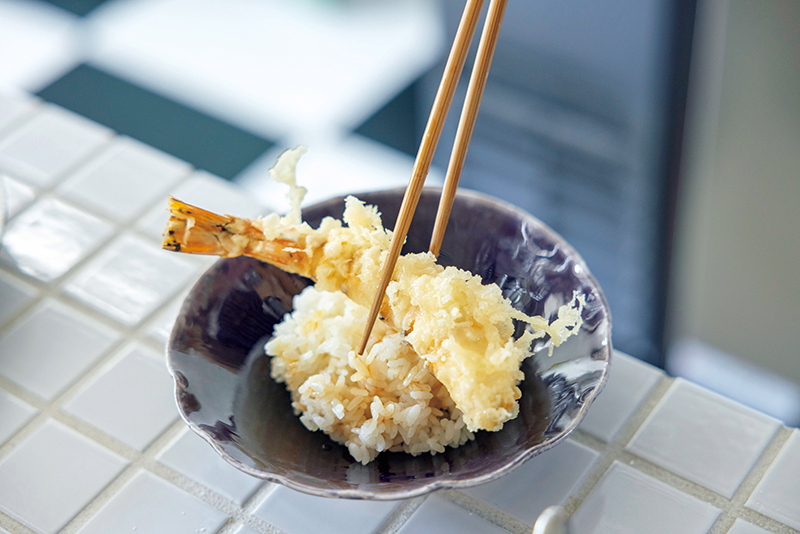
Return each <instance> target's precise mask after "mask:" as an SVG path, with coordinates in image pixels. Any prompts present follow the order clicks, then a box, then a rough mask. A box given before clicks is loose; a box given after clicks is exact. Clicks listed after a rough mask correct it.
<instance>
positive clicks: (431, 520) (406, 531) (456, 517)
mask: <svg viewBox="0 0 800 534" xmlns="http://www.w3.org/2000/svg"><path fill="white" fill-rule="evenodd" d="M417 532H435V533H436V534H463V533H465V532H480V533H482V534H501V533H505V532H506V531H505V530H504V529H502V528H500V527H498V526H496V525H494V524H492V523H490V522H488V521H486V520H485V519H483V518H482V517H479V516H477V515H475V514H473V513H472V512H469V511H467V510H464V509H463V508H461V507H460V506H458V505H456V504H453V503H452V502H450V501H448V500H447V499H444V498H442V497H439V496H438V495H436V494H433V495H431V496H430V497H428V498H427V499H426V500H425V502H424V503H422V506H420V507H419V508H418V509H417V510H416V511H415V512H414V514H413V515H412V516H411V517H410V518H409V519H408V521H406V522H405V524H403V526H402V527H401V528H400V530H398V531H397V534H416V533H417Z"/></svg>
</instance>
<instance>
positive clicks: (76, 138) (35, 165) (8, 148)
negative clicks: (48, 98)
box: [0, 106, 111, 187]
mask: <svg viewBox="0 0 800 534" xmlns="http://www.w3.org/2000/svg"><path fill="white" fill-rule="evenodd" d="M110 136H111V131H110V130H108V129H107V128H105V127H103V126H100V125H99V124H97V123H94V122H91V121H88V120H86V119H84V118H82V117H79V116H78V115H75V114H73V113H71V112H69V111H66V110H64V109H62V108H58V107H55V106H45V107H43V109H42V111H41V112H39V113H38V114H37V115H36V116H35V117H33V118H32V119H31V120H30V121H28V122H26V123H25V124H24V125H23V126H22V127H21V128H19V129H18V130H16V131H15V132H14V133H13V134H10V135H8V136H6V137H4V138H3V139H2V140H1V141H0V170H4V171H6V172H8V173H9V174H11V175H12V176H16V177H19V178H22V179H24V180H26V181H29V182H31V183H33V184H34V185H37V186H39V187H47V186H50V185H52V184H54V183H55V182H56V181H58V180H59V179H60V178H61V177H62V175H63V174H64V173H65V172H67V171H69V170H70V169H71V168H72V167H73V166H75V165H76V164H78V163H79V162H80V161H81V160H83V159H84V158H86V157H88V156H89V155H90V154H91V153H92V152H93V151H95V150H96V149H97V148H99V147H100V146H101V145H103V144H104V143H106V142H107V141H108V139H109V138H110Z"/></svg>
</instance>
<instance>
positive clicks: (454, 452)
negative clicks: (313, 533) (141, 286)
mask: <svg viewBox="0 0 800 534" xmlns="http://www.w3.org/2000/svg"><path fill="white" fill-rule="evenodd" d="M403 193H404V191H403V190H402V189H401V190H392V191H384V192H377V193H365V194H361V195H357V196H358V197H359V198H361V199H362V200H364V201H365V202H367V203H369V204H374V205H376V206H378V208H379V209H380V211H381V212H382V214H383V219H384V221H386V222H387V225H391V223H392V222H393V221H394V220H395V219H396V217H397V212H398V211H399V208H400V203H401V201H402V197H403ZM439 195H440V190H438V189H425V190H424V192H423V194H422V198H421V199H420V201H419V205H418V207H417V210H416V215H415V218H414V222H413V224H412V226H411V230H410V231H409V237H408V240H407V243H406V247H405V249H404V252H419V251H424V250H427V246H428V241H429V239H430V235H431V230H432V228H433V221H434V218H435V214H436V208H437V205H438V200H439ZM343 209H344V201H343V198H336V199H332V200H329V201H326V202H323V203H321V204H317V205H315V206H312V207H310V208H307V209H305V210H304V212H303V216H304V219H305V220H306V221H308V222H309V223H310V224H311V225H312V226H316V225H317V224H318V223H319V221H320V220H321V219H322V218H323V217H325V216H328V215H331V216H334V217H341V214H342V211H343ZM439 261H440V263H442V264H444V265H455V266H458V267H461V268H463V269H467V270H469V271H472V272H473V273H476V274H479V275H481V276H482V277H483V280H484V282H493V283H497V284H498V285H500V287H501V288H502V289H503V292H504V294H505V295H506V297H508V298H509V299H510V300H511V301H512V302H513V303H514V306H515V307H517V308H519V309H521V310H523V311H525V312H526V313H528V314H531V315H533V314H538V315H544V316H545V317H552V316H553V314H554V313H555V312H556V310H557V309H558V307H559V306H560V305H561V304H563V303H565V302H567V301H568V300H570V298H571V297H572V294H573V291H576V290H577V291H580V292H581V293H583V294H584V295H585V296H586V307H585V309H584V312H583V319H584V322H583V326H582V327H581V329H580V332H579V333H578V334H577V335H576V336H573V337H572V338H570V339H569V340H568V341H567V342H566V343H564V344H563V345H562V346H561V347H559V348H557V349H555V351H554V353H553V355H552V356H548V350H547V347H546V346H545V345H543V344H539V345H536V346H534V347H533V349H534V355H533V356H531V357H530V358H528V359H526V360H525V362H524V363H523V366H522V369H523V371H524V373H525V377H526V378H525V380H524V381H523V382H522V383H521V384H520V388H521V389H522V398H521V399H520V413H519V416H518V417H517V418H516V419H514V420H513V421H510V422H508V423H506V424H505V426H504V428H503V429H502V430H501V431H499V432H479V433H477V434H476V439H475V440H474V441H472V442H469V443H467V444H465V445H463V446H461V447H459V448H457V449H450V448H448V449H447V450H446V452H444V453H443V454H437V455H430V454H424V455H420V456H411V455H409V454H405V453H386V452H384V453H382V454H380V455H379V456H378V458H377V459H376V460H375V461H373V462H371V463H370V464H368V465H366V466H364V465H361V464H360V463H358V462H356V461H354V460H353V459H352V458H351V457H350V455H349V454H348V452H347V448H346V447H344V446H342V445H339V444H337V443H334V442H333V441H331V440H330V439H328V437H327V436H326V435H324V434H322V433H321V432H310V431H309V430H307V429H306V428H305V427H304V426H303V425H302V423H300V420H299V419H298V418H297V417H296V416H295V415H294V414H293V413H292V408H291V401H290V397H289V393H288V392H287V391H286V388H285V386H284V385H283V384H277V383H275V382H274V381H273V380H272V378H271V377H270V372H269V371H270V365H269V358H268V357H267V356H265V355H264V350H263V347H264V343H265V342H266V340H268V339H269V337H270V335H271V333H272V329H273V326H274V325H275V324H276V323H277V322H279V321H280V320H281V319H282V317H283V315H284V314H285V313H286V312H288V311H290V310H291V309H292V297H293V296H294V295H296V294H297V293H299V292H300V291H301V290H302V289H303V288H304V287H305V286H307V285H308V284H310V283H311V282H310V281H309V280H307V279H305V278H302V277H299V276H296V275H292V274H287V273H285V272H283V271H281V270H280V269H278V268H276V267H272V266H270V265H267V264H264V263H261V262H259V261H257V260H254V259H250V258H245V257H240V258H232V259H223V260H220V261H218V262H217V263H216V264H214V265H213V266H212V267H211V268H210V269H209V270H208V272H206V273H205V274H204V275H203V276H202V277H201V278H200V280H199V281H198V282H197V284H196V285H195V286H194V288H193V289H192V290H191V292H190V294H189V295H188V297H187V298H186V301H185V302H184V304H183V307H182V309H181V311H180V314H179V317H178V319H177V321H176V323H175V327H174V329H173V331H172V335H171V338H170V341H169V345H168V347H167V362H168V366H169V369H170V372H171V374H172V376H173V377H174V379H175V392H176V397H177V403H178V408H179V410H180V413H181V415H182V417H183V418H184V420H186V422H187V423H188V424H189V426H190V427H191V428H192V430H194V431H195V432H197V433H198V434H199V435H200V436H202V437H203V438H204V439H205V440H206V441H207V442H208V443H210V444H211V446H212V447H213V448H214V449H215V450H216V451H217V452H218V453H219V454H220V455H221V456H222V457H223V458H224V459H225V460H227V461H228V462H230V463H231V464H232V465H234V466H235V467H237V468H238V469H240V470H242V471H244V472H245V473H248V474H250V475H252V476H254V477H258V478H261V479H265V480H270V481H272V482H277V483H280V484H284V485H286V486H288V487H290V488H292V489H295V490H299V491H303V492H306V493H310V494H313V495H319V496H325V497H344V498H354V499H379V500H389V499H403V498H409V497H415V496H418V495H422V494H425V493H428V492H431V491H434V490H438V489H445V488H465V487H468V486H473V485H476V484H481V483H484V482H488V481H490V480H493V479H495V478H498V477H500V476H502V475H504V474H507V473H508V472H510V471H511V470H512V469H514V468H515V467H517V466H519V465H520V464H522V463H523V462H524V461H525V460H527V459H529V458H531V457H533V456H535V455H537V454H540V453H541V452H544V451H546V450H547V449H549V448H551V447H553V446H554V445H556V444H557V443H559V442H560V441H562V440H563V439H564V438H566V437H567V435H568V434H569V433H570V432H572V430H574V429H575V427H576V426H577V425H578V423H579V422H580V421H581V420H582V419H583V417H584V416H585V415H586V412H587V410H588V409H589V406H590V405H591V403H592V401H593V400H594V399H595V397H597V395H598V394H599V393H600V390H601V389H602V387H603V386H604V384H605V382H606V378H607V377H608V372H609V366H610V358H611V318H610V315H609V310H608V304H607V302H606V299H605V297H604V296H603V293H602V291H601V290H600V287H599V286H598V284H597V282H596V281H595V279H594V278H593V277H592V275H591V274H590V273H589V270H588V269H587V268H586V265H585V264H584V262H583V260H582V259H581V257H580V256H579V255H578V254H577V253H576V252H575V251H574V250H573V249H572V247H570V246H569V244H567V243H566V242H565V241H564V240H563V239H562V238H561V237H560V236H559V235H557V234H556V233H555V232H553V231H552V230H550V229H549V228H548V227H547V226H545V225H544V224H543V223H541V222H540V221H539V220H537V219H536V218H534V217H532V216H531V215H529V214H527V213H525V212H523V211H521V210H519V209H517V208H515V207H513V206H511V205H508V204H505V203H503V202H500V201H498V200H496V199H493V198H491V197H488V196H485V195H481V194H478V193H474V192H470V191H459V193H458V195H457V196H456V199H455V203H454V206H453V211H452V215H451V217H450V223H449V225H448V228H447V234H446V236H445V239H444V242H443V244H442V251H441V254H440V256H439ZM521 329H522V326H521V325H518V333H519V332H521Z"/></svg>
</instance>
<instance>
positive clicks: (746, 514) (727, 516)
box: [708, 425, 800, 534]
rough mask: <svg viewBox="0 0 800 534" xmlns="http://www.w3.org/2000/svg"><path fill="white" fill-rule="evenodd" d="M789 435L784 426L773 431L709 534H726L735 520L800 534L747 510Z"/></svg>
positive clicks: (781, 531)
mask: <svg viewBox="0 0 800 534" xmlns="http://www.w3.org/2000/svg"><path fill="white" fill-rule="evenodd" d="M791 435H792V430H790V429H789V428H787V427H785V426H783V425H781V426H780V427H778V430H776V432H775V434H774V435H773V436H772V439H770V442H769V443H768V444H767V446H766V447H765V448H764V450H763V451H762V453H761V455H760V456H759V458H758V460H756V462H755V464H754V465H753V467H752V468H751V469H750V471H749V472H748V473H747V475H746V476H745V478H744V480H743V481H742V483H741V484H739V487H738V488H737V489H736V492H735V493H734V495H733V497H731V499H730V505H729V506H728V507H727V508H726V509H724V510H723V511H722V513H721V514H720V516H719V517H718V518H717V521H716V522H715V523H714V525H713V526H712V527H711V530H709V533H708V534H725V533H726V532H728V530H729V529H730V528H731V527H732V526H733V524H734V523H735V522H736V520H737V519H743V520H745V521H748V522H750V523H753V524H755V525H758V526H760V527H762V528H768V529H770V530H771V531H772V532H774V533H776V534H798V533H800V531H798V530H795V529H793V528H791V527H789V526H788V525H785V524H784V523H781V522H779V521H776V520H774V519H772V518H771V517H768V516H766V515H763V514H761V513H759V512H757V511H755V510H751V509H750V508H747V506H746V504H747V501H748V499H749V498H750V497H751V496H752V494H753V492H754V491H755V489H756V487H758V484H759V483H760V482H761V480H762V479H763V478H764V475H765V474H766V472H767V470H768V469H769V467H770V466H771V465H772V464H773V462H774V461H775V459H776V458H777V456H778V454H779V453H780V451H781V450H782V449H783V447H784V445H785V444H786V442H787V441H788V440H789V438H790V437H791Z"/></svg>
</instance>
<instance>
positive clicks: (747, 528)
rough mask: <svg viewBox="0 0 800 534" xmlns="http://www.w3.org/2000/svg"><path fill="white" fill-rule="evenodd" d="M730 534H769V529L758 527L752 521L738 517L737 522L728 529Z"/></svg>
mask: <svg viewBox="0 0 800 534" xmlns="http://www.w3.org/2000/svg"><path fill="white" fill-rule="evenodd" d="M728 534H769V531H768V530H764V529H763V528H761V527H757V526H755V525H754V524H752V523H748V522H747V521H743V520H741V519H737V520H736V523H734V524H733V526H732V527H731V529H730V530H729V531H728Z"/></svg>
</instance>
